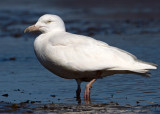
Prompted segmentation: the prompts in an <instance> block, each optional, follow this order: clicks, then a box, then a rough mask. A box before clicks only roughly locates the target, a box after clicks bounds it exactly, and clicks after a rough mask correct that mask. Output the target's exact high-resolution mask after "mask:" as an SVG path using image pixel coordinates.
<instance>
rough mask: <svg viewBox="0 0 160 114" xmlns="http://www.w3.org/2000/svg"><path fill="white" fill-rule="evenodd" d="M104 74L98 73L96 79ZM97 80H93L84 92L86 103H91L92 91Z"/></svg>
mask: <svg viewBox="0 0 160 114" xmlns="http://www.w3.org/2000/svg"><path fill="white" fill-rule="evenodd" d="M101 74H102V72H101V71H97V74H96V77H97V78H99V77H100V76H101ZM97 78H94V79H92V80H91V81H90V82H89V83H88V84H87V85H86V89H85V92H84V99H85V101H90V89H91V88H92V84H93V83H94V82H95V81H96V80H97Z"/></svg>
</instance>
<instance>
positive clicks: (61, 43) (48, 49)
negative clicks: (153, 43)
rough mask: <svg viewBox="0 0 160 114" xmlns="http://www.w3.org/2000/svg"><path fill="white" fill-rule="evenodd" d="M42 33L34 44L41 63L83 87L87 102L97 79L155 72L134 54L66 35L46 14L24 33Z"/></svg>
mask: <svg viewBox="0 0 160 114" xmlns="http://www.w3.org/2000/svg"><path fill="white" fill-rule="evenodd" d="M31 31H41V32H42V34H41V35H39V36H38V37H37V38H36V39H35V41H34V49H35V54H36V56H37V58H38V60H39V61H40V63H41V64H42V65H43V66H44V67H45V68H47V69H48V70H49V71H51V72H52V73H54V74H56V75H58V76H60V77H62V78H66V79H75V80H76V81H77V85H78V88H77V91H76V93H77V98H80V92H81V88H80V84H81V82H82V81H89V83H88V84H87V85H86V89H85V94H84V98H85V100H86V101H89V100H90V88H91V87H92V83H93V82H95V81H96V80H97V79H98V78H102V77H105V76H109V75H113V74H119V73H122V74H126V73H135V74H140V75H146V76H147V73H148V71H149V69H157V67H156V65H155V64H153V63H148V62H143V61H140V60H138V59H137V58H136V57H135V56H134V55H132V54H130V53H128V52H126V51H124V50H121V49H119V48H116V47H113V46H110V45H108V44H107V43H105V42H102V41H98V40H95V39H93V38H91V37H88V36H83V35H77V34H72V33H68V32H66V30H65V25H64V22H63V20H62V19H61V18H60V17H59V16H57V15H51V14H45V15H43V16H41V17H40V18H39V20H38V21H37V23H36V24H35V25H32V26H29V27H28V28H26V29H25V32H31Z"/></svg>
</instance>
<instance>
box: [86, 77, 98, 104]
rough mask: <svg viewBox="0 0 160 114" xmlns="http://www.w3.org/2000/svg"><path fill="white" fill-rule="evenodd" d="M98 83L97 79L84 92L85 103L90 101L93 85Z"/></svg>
mask: <svg viewBox="0 0 160 114" xmlns="http://www.w3.org/2000/svg"><path fill="white" fill-rule="evenodd" d="M95 81H96V79H93V80H91V81H90V82H89V83H88V84H87V85H86V89H85V92H84V99H85V101H90V89H91V88H92V84H93V83H94V82H95Z"/></svg>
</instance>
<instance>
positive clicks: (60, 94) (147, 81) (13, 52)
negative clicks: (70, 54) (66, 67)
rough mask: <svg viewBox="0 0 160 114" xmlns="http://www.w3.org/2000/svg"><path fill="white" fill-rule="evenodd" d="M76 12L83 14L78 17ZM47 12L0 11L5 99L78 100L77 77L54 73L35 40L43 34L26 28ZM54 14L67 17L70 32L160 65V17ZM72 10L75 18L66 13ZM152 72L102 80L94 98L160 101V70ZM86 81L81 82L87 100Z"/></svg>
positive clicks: (1, 95) (0, 90)
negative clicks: (42, 59)
mask: <svg viewBox="0 0 160 114" xmlns="http://www.w3.org/2000/svg"><path fill="white" fill-rule="evenodd" d="M76 11H77V12H82V13H80V15H79V16H75V13H76ZM93 12H94V10H93ZM44 13H48V12H47V11H32V12H31V11H28V10H26V9H24V10H16V11H12V10H6V9H5V10H4V9H1V10H0V101H4V102H11V103H20V102H25V101H27V100H29V101H34V102H37V103H39V104H50V103H55V104H59V103H63V104H78V103H77V101H76V99H75V90H76V88H77V87H76V86H77V85H76V82H75V80H67V79H62V78H60V77H58V76H56V75H54V74H52V73H50V72H49V71H47V70H46V69H45V68H43V66H41V65H40V63H39V62H38V60H37V59H36V57H35V55H34V51H33V41H34V38H35V37H36V36H37V35H38V34H39V33H35V34H24V33H23V30H24V29H25V27H27V26H29V25H31V24H34V23H35V22H36V20H37V19H38V18H39V16H41V15H43V14H44ZM52 13H57V14H58V13H59V14H60V15H63V16H62V18H63V17H64V21H65V23H66V28H67V31H69V32H72V33H77V34H82V35H87V36H91V37H94V38H96V39H98V40H102V41H104V42H107V43H108V44H110V45H113V46H116V47H119V48H122V49H124V50H127V51H129V52H131V53H133V54H134V55H136V56H137V57H138V58H139V59H142V60H144V61H148V62H153V63H155V64H158V65H159V64H160V57H159V53H160V48H159V46H160V19H158V18H153V19H151V18H141V19H128V18H125V17H123V19H122V18H120V19H118V18H116V19H105V18H104V17H103V18H102V19H101V18H95V17H87V13H86V12H85V11H83V10H66V11H64V12H60V11H59V12H58V11H57V10H52ZM96 13H97V12H96ZM67 14H71V16H69V17H66V16H65V15H67ZM112 18H113V17H112ZM151 73H152V75H151V78H144V77H141V76H137V75H133V74H127V75H123V74H119V75H114V76H110V77H106V78H103V79H99V80H97V81H96V82H95V83H94V84H93V88H92V90H91V102H92V103H93V104H98V103H107V104H112V103H113V104H119V105H120V106H122V105H127V104H128V105H131V106H137V105H143V106H150V105H154V106H155V105H156V104H160V96H159V95H160V86H159V83H160V76H159V75H160V73H159V69H158V70H153V71H151ZM85 84H86V83H83V84H82V94H81V96H82V104H84V101H83V92H84V87H85ZM2 104H3V103H2ZM59 107H61V106H59ZM156 111H157V110H156ZM158 111H159V109H158ZM151 112H152V111H151ZM153 112H154V111H153Z"/></svg>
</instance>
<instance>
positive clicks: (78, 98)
mask: <svg viewBox="0 0 160 114" xmlns="http://www.w3.org/2000/svg"><path fill="white" fill-rule="evenodd" d="M76 81H77V90H76V97H77V100H78V101H79V100H80V99H81V97H80V94H81V80H78V79H77V80H76Z"/></svg>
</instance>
